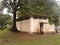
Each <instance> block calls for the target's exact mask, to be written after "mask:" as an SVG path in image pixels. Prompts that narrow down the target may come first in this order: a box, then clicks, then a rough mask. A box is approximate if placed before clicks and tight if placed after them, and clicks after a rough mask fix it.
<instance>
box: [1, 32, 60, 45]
mask: <svg viewBox="0 0 60 45" xmlns="http://www.w3.org/2000/svg"><path fill="white" fill-rule="evenodd" d="M0 45H60V34H52V35H40V34H36V35H31V34H27V33H12V32H8V31H0Z"/></svg>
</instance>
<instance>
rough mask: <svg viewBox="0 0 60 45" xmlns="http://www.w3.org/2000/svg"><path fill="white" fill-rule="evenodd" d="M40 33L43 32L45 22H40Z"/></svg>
mask: <svg viewBox="0 0 60 45" xmlns="http://www.w3.org/2000/svg"><path fill="white" fill-rule="evenodd" d="M40 34H43V23H40Z"/></svg>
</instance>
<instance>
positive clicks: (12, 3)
mask: <svg viewBox="0 0 60 45" xmlns="http://www.w3.org/2000/svg"><path fill="white" fill-rule="evenodd" d="M24 4H25V0H3V5H4V7H5V8H8V9H9V12H12V13H13V30H12V31H17V28H16V13H17V11H18V10H19V9H20V8H22V7H23V5H24Z"/></svg>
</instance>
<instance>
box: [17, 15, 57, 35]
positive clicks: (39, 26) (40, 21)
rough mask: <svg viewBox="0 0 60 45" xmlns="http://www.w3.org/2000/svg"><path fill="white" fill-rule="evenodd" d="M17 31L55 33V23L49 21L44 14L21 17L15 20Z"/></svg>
mask: <svg viewBox="0 0 60 45" xmlns="http://www.w3.org/2000/svg"><path fill="white" fill-rule="evenodd" d="M16 25H17V29H18V31H21V32H28V33H41V34H43V33H55V32H56V31H55V25H54V24H50V23H49V18H48V17H45V16H40V17H39V16H31V17H24V18H23V17H21V18H20V20H19V21H18V22H16Z"/></svg>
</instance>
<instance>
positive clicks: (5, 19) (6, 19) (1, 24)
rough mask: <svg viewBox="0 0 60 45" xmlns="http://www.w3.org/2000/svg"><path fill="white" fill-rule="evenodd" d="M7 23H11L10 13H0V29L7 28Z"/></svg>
mask: <svg viewBox="0 0 60 45" xmlns="http://www.w3.org/2000/svg"><path fill="white" fill-rule="evenodd" d="M7 24H9V25H11V24H12V17H11V16H10V15H4V14H0V29H4V28H7V27H6V25H7Z"/></svg>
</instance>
